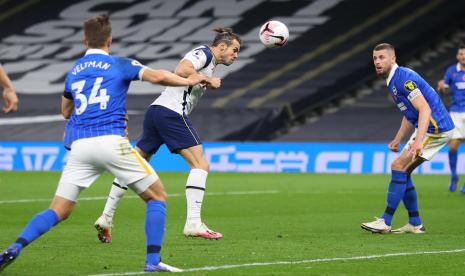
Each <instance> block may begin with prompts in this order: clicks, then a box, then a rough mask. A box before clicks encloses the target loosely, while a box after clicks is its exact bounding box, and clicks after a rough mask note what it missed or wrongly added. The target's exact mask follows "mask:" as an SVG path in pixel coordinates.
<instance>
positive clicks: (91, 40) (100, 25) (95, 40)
mask: <svg viewBox="0 0 465 276" xmlns="http://www.w3.org/2000/svg"><path fill="white" fill-rule="evenodd" d="M84 35H85V37H86V40H87V44H88V47H90V48H101V47H104V46H105V43H106V41H107V39H108V38H109V37H110V36H111V23H110V18H109V17H108V15H98V16H95V17H93V18H91V19H89V20H87V21H86V22H84Z"/></svg>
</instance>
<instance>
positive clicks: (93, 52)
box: [85, 48, 109, 56]
mask: <svg viewBox="0 0 465 276" xmlns="http://www.w3.org/2000/svg"><path fill="white" fill-rule="evenodd" d="M91 54H101V55H107V56H108V55H109V54H108V53H107V52H105V51H104V50H102V49H95V48H89V49H87V51H86V54H85V56H87V55H91Z"/></svg>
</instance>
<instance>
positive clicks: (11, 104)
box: [0, 65, 19, 113]
mask: <svg viewBox="0 0 465 276" xmlns="http://www.w3.org/2000/svg"><path fill="white" fill-rule="evenodd" d="M0 85H1V86H2V87H3V100H4V101H5V107H3V112H5V113H9V112H15V111H17V110H18V102H19V100H18V96H17V95H16V91H15V88H14V87H13V84H12V83H11V80H10V78H9V77H8V75H7V74H6V72H5V70H4V69H3V67H2V66H1V65H0Z"/></svg>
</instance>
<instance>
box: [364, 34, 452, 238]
mask: <svg viewBox="0 0 465 276" xmlns="http://www.w3.org/2000/svg"><path fill="white" fill-rule="evenodd" d="M373 63H374V65H375V69H376V73H377V74H378V75H379V76H381V77H383V78H385V79H386V84H387V86H388V88H389V92H390V93H391V96H392V98H393V100H394V102H395V103H396V105H397V107H398V108H399V109H400V111H401V112H402V113H403V115H404V117H403V119H402V123H401V125H400V128H399V130H398V132H397V134H396V136H395V137H394V139H393V140H392V141H391V142H390V143H389V145H388V147H389V149H390V150H391V151H394V152H398V151H399V146H400V143H401V141H402V139H403V138H404V137H405V136H406V135H407V134H408V133H411V131H412V130H413V128H415V131H414V133H413V134H412V136H411V137H410V140H409V141H408V142H407V144H406V145H405V147H404V149H403V150H402V152H401V153H400V155H399V156H398V157H397V158H396V159H395V160H394V161H393V162H392V164H391V170H392V175H391V177H392V178H391V182H390V183H389V189H388V193H387V207H386V210H385V211H384V214H383V215H382V217H381V218H379V219H378V218H377V219H376V220H375V221H372V222H366V223H362V224H361V227H362V228H363V229H365V230H368V231H371V232H374V233H389V232H391V223H392V217H393V216H394V213H395V211H396V209H397V206H398V205H399V203H400V201H401V200H402V201H403V202H404V205H405V208H406V209H407V211H408V216H409V219H408V223H407V224H406V225H405V226H403V227H401V228H399V229H396V230H392V232H393V233H415V234H420V233H424V232H425V228H424V227H423V225H422V222H421V219H420V214H419V212H418V199H417V192H416V190H415V186H414V185H413V181H412V178H411V173H412V171H413V170H414V169H415V168H416V167H418V166H419V165H420V164H421V163H423V162H424V161H426V160H431V158H432V157H433V156H434V155H435V154H436V153H437V152H438V151H439V150H440V149H441V148H442V147H443V146H444V145H445V144H447V143H448V142H449V140H450V138H451V137H452V133H453V130H454V123H453V121H452V118H451V117H450V115H449V113H448V112H447V110H446V108H445V106H444V104H443V103H442V101H441V99H440V98H439V96H438V94H437V93H436V91H434V89H433V88H432V87H431V86H430V85H429V84H428V83H427V82H426V81H425V80H424V79H423V78H422V77H421V76H420V75H419V74H417V73H416V72H414V71H413V70H411V69H409V68H406V67H400V66H398V65H397V63H396V55H395V50H394V47H393V46H392V45H390V44H387V43H382V44H379V45H377V46H376V47H375V48H374V50H373Z"/></svg>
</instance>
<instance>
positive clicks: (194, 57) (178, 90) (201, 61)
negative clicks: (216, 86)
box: [152, 45, 216, 115]
mask: <svg viewBox="0 0 465 276" xmlns="http://www.w3.org/2000/svg"><path fill="white" fill-rule="evenodd" d="M184 59H187V60H189V61H190V62H192V64H193V65H194V69H195V70H196V71H197V72H198V73H200V74H202V75H205V76H208V77H211V76H213V72H214V70H215V67H216V66H215V57H214V56H213V53H212V51H211V49H210V48H209V47H208V46H206V45H202V46H200V47H197V48H195V49H193V50H191V51H190V52H188V53H187V54H186V55H185V56H184V58H183V60H184ZM205 89H206V88H205V86H204V85H200V84H198V85H195V86H178V87H171V86H168V87H166V89H165V90H164V91H163V92H162V93H161V95H160V96H159V97H158V98H157V99H156V100H155V101H154V102H153V103H152V105H161V106H164V107H166V108H169V109H171V110H173V111H174V112H177V113H179V114H181V115H183V113H184V114H186V115H189V114H190V113H191V111H192V109H194V107H195V106H196V105H197V103H198V102H199V100H200V98H201V97H202V96H203V94H204V93H205Z"/></svg>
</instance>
